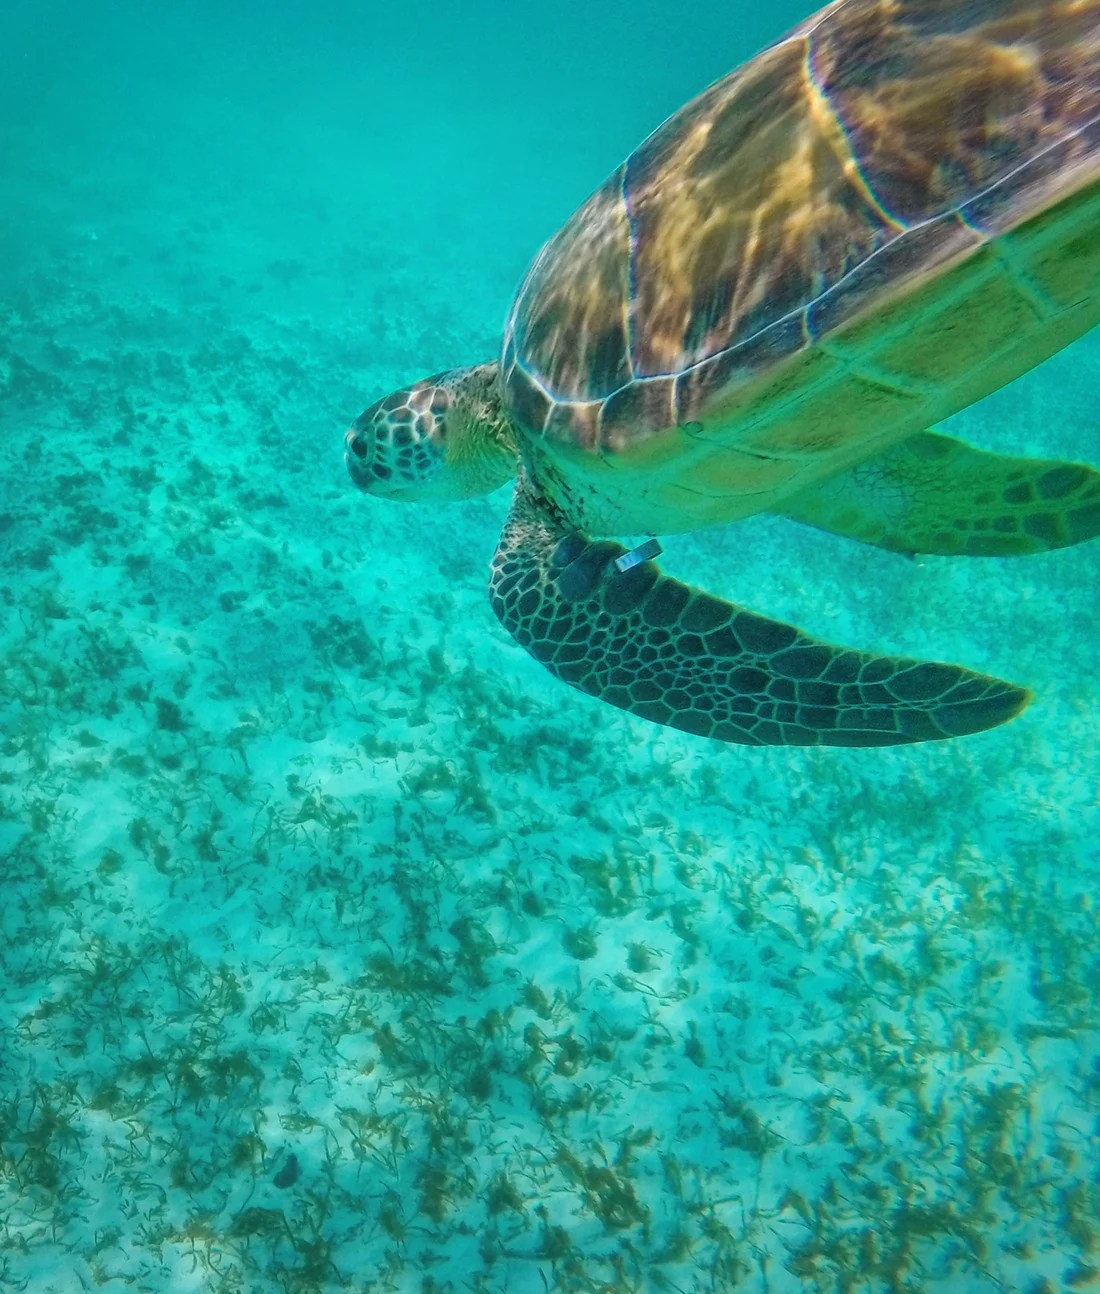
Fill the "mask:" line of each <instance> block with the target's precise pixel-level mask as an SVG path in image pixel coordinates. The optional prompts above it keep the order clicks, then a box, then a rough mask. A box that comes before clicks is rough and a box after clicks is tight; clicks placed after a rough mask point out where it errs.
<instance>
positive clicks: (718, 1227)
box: [0, 0, 1100, 1294]
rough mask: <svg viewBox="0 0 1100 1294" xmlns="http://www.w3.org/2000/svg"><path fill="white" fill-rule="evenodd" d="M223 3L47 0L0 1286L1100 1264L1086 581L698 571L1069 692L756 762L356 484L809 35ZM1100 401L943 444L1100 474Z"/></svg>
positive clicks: (10, 524) (1098, 973) (728, 588)
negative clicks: (429, 400)
mask: <svg viewBox="0 0 1100 1294" xmlns="http://www.w3.org/2000/svg"><path fill="white" fill-rule="evenodd" d="M227 8H229V7H227V6H223V5H220V4H215V3H213V2H212V0H209V2H207V3H186V2H185V0H179V2H178V3H174V4H170V5H158V6H152V5H147V4H144V3H142V4H139V3H137V2H136V0H132V2H127V0H119V2H117V3H113V4H112V5H111V6H109V12H104V7H97V6H86V5H77V4H75V3H71V2H68V3H63V2H61V0H38V2H37V3H35V4H30V3H27V2H25V0H24V2H23V3H19V0H16V3H15V4H14V5H13V4H11V3H9V4H7V5H6V6H4V8H3V10H2V12H0V562H2V566H0V855H2V858H3V862H2V865H0V932H2V942H0V1289H4V1290H7V1289H11V1290H27V1291H32V1294H47V1292H49V1294H54V1292H57V1294H70V1291H75V1290H86V1289H102V1290H106V1291H120V1292H121V1291H123V1290H144V1291H173V1292H174V1291H185V1290H186V1291H190V1290H195V1291H249V1292H250V1294H266V1292H267V1291H294V1292H295V1294H297V1292H298V1291H310V1290H324V1291H329V1290H342V1289H349V1290H356V1291H368V1290H369V1291H381V1290H392V1291H409V1292H412V1291H417V1292H421V1291H423V1292H425V1294H427V1292H428V1291H444V1290H446V1291H456V1292H457V1291H467V1290H477V1291H493V1292H494V1294H495V1292H496V1291H512V1292H515V1294H526V1292H527V1291H543V1290H562V1291H566V1290H569V1291H573V1290H576V1291H597V1290H599V1291H619V1290H623V1291H626V1290H639V1291H640V1290H654V1291H656V1290H676V1291H704V1290H713V1291H728V1290H745V1291H754V1292H755V1291H765V1290H766V1291H769V1292H770V1294H785V1292H786V1291H797V1290H804V1289H805V1290H820V1291H833V1290H883V1291H887V1290H907V1291H908V1290H913V1291H915V1290H929V1291H932V1290H935V1291H948V1292H954V1291H985V1290H990V1291H993V1290H997V1291H1016V1290H1018V1291H1028V1292H1029V1294H1032V1292H1036V1291H1040V1290H1061V1289H1065V1288H1078V1287H1082V1288H1083V1287H1088V1286H1089V1285H1090V1284H1091V1283H1093V1282H1095V1281H1096V1280H1097V1279H1098V1278H1100V1272H1098V1271H1097V1268H1100V1220H1098V1216H1097V1214H1098V1209H1097V1205H1098V1200H1097V1191H1098V1187H1097V1180H1098V1176H1097V1173H1098V1168H1100V1163H1098V1156H1097V1123H1096V1119H1097V1103H1098V1099H1100V1069H1098V1068H1097V1041H1098V1032H1097V1031H1098V1024H1100V1015H1098V1006H1097V991H1098V988H1100V955H1098V953H1097V944H1096V910H1097V909H1096V899H1095V895H1096V888H1097V880H1098V876H1100V859H1098V846H1097V840H1098V839H1100V808H1098V803H1097V791H1096V788H1097V785H1098V773H1100V756H1098V748H1100V743H1098V735H1100V734H1098V719H1097V714H1098V707H1097V682H1096V668H1095V629H1094V622H1095V616H1096V593H1095V590H1096V585H1097V573H1098V563H1100V550H1098V549H1097V547H1096V545H1095V544H1093V545H1092V546H1091V547H1090V546H1083V547H1080V548H1077V549H1073V550H1068V551H1064V552H1059V553H1054V554H1051V555H1049V556H1044V557H1033V558H1025V559H1018V560H1016V561H998V560H989V561H980V562H965V561H961V560H960V561H949V560H946V559H936V558H927V559H923V560H921V561H919V562H905V561H903V560H902V559H900V558H897V557H894V556H891V555H890V554H888V553H885V552H881V551H877V550H872V549H866V548H861V547H859V546H858V545H855V544H852V543H848V542H845V541H843V540H841V539H834V538H831V537H829V536H826V535H824V534H821V533H817V532H810V531H808V530H805V529H801V528H798V527H795V526H793V525H790V524H787V523H784V522H782V521H780V520H779V519H776V518H767V517H766V518H756V519H753V520H751V521H749V522H746V523H744V524H742V525H740V526H738V527H736V528H735V529H730V530H728V531H722V532H714V533H707V534H700V535H695V536H688V537H684V538H681V539H678V540H675V541H669V542H668V543H667V544H666V557H665V559H664V560H665V563H666V565H667V566H668V567H669V568H670V569H675V570H676V571H677V572H678V573H679V574H682V575H684V576H685V577H686V578H690V579H692V580H693V581H695V582H698V583H702V584H705V585H706V586H707V587H710V588H713V589H715V590H717V591H720V592H722V593H724V594H726V595H727V596H730V597H733V598H736V599H738V600H739V601H742V602H745V603H748V604H749V605H751V606H752V607H754V608H755V609H758V610H760V611H762V612H764V613H766V614H769V615H773V616H776V617H780V618H785V619H791V620H794V621H795V622H796V623H799V624H802V625H805V626H806V627H807V628H809V629H811V630H812V631H813V632H815V633H816V634H818V635H820V636H822V637H825V638H828V639H831V640H836V641H844V642H851V643H853V644H866V645H874V646H876V647H878V648H881V649H883V650H890V651H899V652H901V651H904V652H906V653H912V654H916V655H923V656H929V657H932V658H936V659H946V660H958V661H964V662H966V663H968V664H970V665H973V666H975V667H977V668H981V669H985V670H988V671H990V672H993V673H997V674H999V675H1002V676H1004V677H1008V678H1012V679H1015V680H1019V681H1020V682H1023V683H1026V684H1028V685H1029V686H1031V687H1032V688H1034V690H1035V692H1036V700H1035V702H1034V703H1033V705H1032V706H1031V708H1030V709H1029V710H1028V711H1027V712H1026V714H1025V715H1024V716H1023V717H1022V718H1021V719H1019V720H1017V721H1016V722H1014V723H1012V724H1010V725H1008V726H1006V727H1004V728H1001V729H998V730H996V731H994V732H990V733H987V734H983V735H981V736H978V737H974V738H971V739H967V740H962V741H958V742H955V743H950V744H946V745H934V746H924V747H915V748H911V749H904V750H893V751H891V750H886V751H877V750H871V751H825V752H821V751H804V750H751V749H743V748H726V747H718V746H714V745H709V744H707V743H705V742H702V741H699V740H696V739H693V738H690V737H687V736H684V735H682V734H678V733H675V732H668V731H661V730H658V729H656V728H653V727H650V726H648V725H646V724H644V723H642V722H640V721H635V720H633V719H630V718H628V717H626V716H624V715H622V714H620V713H618V712H615V711H612V710H610V709H609V708H607V707H603V706H600V705H597V704H596V703H594V702H592V701H589V700H588V699H586V698H584V697H582V696H579V695H575V694H573V693H571V692H569V691H568V690H567V689H565V688H562V687H560V686H559V685H557V684H555V683H554V682H553V681H552V680H551V679H549V678H548V677H547V676H546V675H545V674H543V673H542V671H541V670H540V669H539V667H538V666H537V665H536V664H535V663H534V662H532V661H531V660H529V659H528V658H527V657H526V656H525V655H524V654H523V653H522V652H521V651H520V649H519V648H518V647H516V646H515V645H514V644H513V643H512V642H511V641H510V640H508V639H507V638H506V636H505V635H504V634H503V632H502V631H501V630H500V629H499V627H498V626H497V624H496V622H495V620H494V619H493V617H492V615H491V612H490V610H489V608H488V604H487V601H486V599H485V595H484V585H485V580H486V569H487V562H488V559H489V557H490V556H491V553H492V551H493V547H494V543H495V539H496V535H497V533H498V531H499V527H500V523H501V521H502V519H503V516H504V514H505V511H506V508H507V494H506V492H502V493H500V494H497V495H495V496H493V497H491V498H489V499H484V500H476V501H473V502H471V503H468V504H461V505H453V506H450V507H446V508H439V507H433V508H428V509H423V510H422V509H417V508H412V507H401V506H399V505H396V504H387V503H385V502H383V501H380V500H374V499H368V498H365V497H363V496H361V495H359V494H357V493H356V492H355V491H354V490H353V489H352V488H351V486H350V484H349V482H348V480H347V477H346V473H345V471H344V467H343V464H342V461H341V452H342V434H343V430H344V428H345V427H346V425H347V423H348V422H349V420H350V419H352V418H354V417H355V416H356V414H358V412H359V411H360V410H361V409H362V408H363V407H364V406H365V405H366V404H368V403H370V402H371V401H372V400H374V399H375V398H377V397H378V396H379V395H381V394H384V393H385V392H386V391H388V390H390V389H391V388H393V387H394V386H396V385H399V384H402V383H404V382H407V381H408V380H410V379H412V378H415V377H418V376H421V375H422V374H425V373H429V372H433V371H436V370H439V369H442V368H445V367H448V366H450V365H453V364H460V363H468V362H473V361H477V360H481V359H486V358H490V357H491V356H493V355H494V354H495V352H496V348H497V345H498V340H499V332H500V328H501V323H502V320H503V317H504V314H505V311H506V309H507V307H508V303H509V300H510V297H511V294H512V291H513V290H514V287H515V285H516V282H517V281H518V279H519V276H520V275H521V273H522V272H523V270H524V268H525V266H526V264H527V262H528V260H529V258H530V256H531V255H532V253H533V252H534V250H535V249H536V248H537V247H538V245H539V244H540V243H541V241H542V240H543V239H544V238H546V237H547V236H548V235H549V234H550V233H552V232H553V230H554V229H555V228H556V227H557V225H558V224H559V223H560V221H561V220H562V219H563V218H564V217H565V216H567V215H568V213H569V212H570V211H571V210H572V209H573V208H574V207H575V206H576V205H577V204H578V203H579V202H580V201H581V200H582V199H583V198H584V197H585V196H586V195H587V193H588V192H589V191H590V190H591V189H592V188H593V187H595V185H596V184H598V183H599V182H600V180H601V179H602V178H603V177H604V175H605V174H606V173H608V172H609V171H610V170H611V169H612V168H613V167H614V166H615V165H616V164H617V163H618V161H619V160H620V158H621V157H622V156H623V155H624V154H625V153H626V152H628V151H629V149H630V148H631V147H632V146H633V145H634V144H635V143H636V142H637V141H638V140H639V139H640V138H641V137H642V136H643V135H644V134H645V133H647V132H648V130H650V129H651V128H652V127H653V126H655V125H656V124H657V123H658V122H659V121H660V120H661V119H662V118H663V117H664V116H665V115H667V113H669V112H670V111H672V110H674V109H675V108H676V107H677V106H678V105H679V104H680V103H682V102H684V101H685V100H686V99H688V98H689V97H690V96H691V95H692V94H693V93H695V92H696V91H697V90H698V89H700V88H701V87H702V86H703V85H705V84H706V83H708V82H709V81H711V80H713V79H714V78H715V77H717V76H719V75H721V74H722V73H723V72H725V71H726V70H727V69H728V68H729V67H731V66H733V65H734V64H735V63H737V62H738V61H740V60H741V59H742V58H743V57H745V56H747V55H748V54H750V53H751V52H752V51H753V50H754V49H755V48H757V47H758V46H759V45H760V44H762V43H764V42H765V41H767V40H768V39H770V38H772V37H774V36H776V35H778V34H779V33H780V32H781V31H782V30H783V29H784V28H785V27H787V26H789V25H790V24H791V23H792V22H793V21H795V20H797V19H798V18H800V17H801V16H802V15H803V13H804V12H805V11H806V9H805V8H804V7H800V6H798V5H794V4H777V5H772V6H768V7H767V8H766V10H764V11H761V10H758V8H757V7H756V6H752V7H750V6H749V5H747V4H743V5H740V6H733V7H731V6H729V5H718V4H704V5H702V6H695V7H693V8H692V9H691V10H690V11H688V10H685V8H684V7H683V6H682V5H675V4H671V3H668V0H645V2H644V3H635V4H632V5H629V6H628V5H626V4H621V3H615V4H609V3H603V4H600V5H597V6H592V5H590V4H588V3H582V2H581V0H565V2H563V3H559V4H557V5H555V6H553V7H551V8H543V7H533V6H532V7H523V6H515V5H513V4H505V3H503V2H502V0H483V2H482V3H481V4H479V5H476V6H475V5H463V6H445V5H438V6H432V5H427V4H418V3H413V4H410V5H404V6H385V7H384V8H383V7H381V6H362V5H354V4H351V3H346V4H340V3H336V2H335V0H321V2H320V3H318V4H316V5H313V6H293V5H289V4H284V5H281V6H280V5H278V4H275V5H269V6H259V5H255V4H249V5H242V6H236V7H232V12H227ZM1098 377H1100V348H1098V345H1097V342H1096V340H1095V339H1094V338H1086V339H1084V340H1083V341H1081V342H1080V343H1078V344H1076V345H1075V346H1073V347H1071V348H1070V349H1069V350H1067V351H1066V352H1064V353H1063V354H1062V355H1060V356H1058V357H1057V358H1056V359H1055V360H1053V361H1052V362H1050V363H1049V364H1048V365H1046V366H1044V367H1043V368H1042V369H1040V370H1039V371H1037V372H1035V373H1034V374H1032V375H1030V376H1029V377H1027V378H1026V379H1024V380H1022V381H1021V382H1019V383H1017V384H1015V385H1014V386H1013V387H1012V388H1010V389H1009V390H1006V391H1003V392H1001V393H999V394H998V395H997V396H996V397H994V398H992V399H990V400H989V401H987V402H985V403H984V404H983V405H981V406H979V407H976V408H974V409H971V410H969V411H967V412H966V413H965V414H963V415H961V416H960V417H959V418H958V419H956V420H955V425H954V426H953V427H952V428H951V430H953V431H954V432H955V433H956V434H959V435H964V436H966V437H967V438H969V439H971V440H973V441H974V442H976V443H979V444H982V445H985V446H988V447H991V448H1003V449H1006V450H1013V451H1016V452H1030V453H1041V454H1044V455H1049V456H1061V457H1067V458H1080V459H1086V460H1092V461H1094V462H1095V461H1097V460H1098V459H1100V433H1098V431H1097V400H1096V387H1097V379H1098Z"/></svg>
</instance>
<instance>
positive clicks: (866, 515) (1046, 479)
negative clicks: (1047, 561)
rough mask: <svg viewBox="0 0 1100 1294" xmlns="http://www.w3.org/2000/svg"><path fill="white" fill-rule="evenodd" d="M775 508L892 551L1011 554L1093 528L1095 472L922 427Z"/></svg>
mask: <svg viewBox="0 0 1100 1294" xmlns="http://www.w3.org/2000/svg"><path fill="white" fill-rule="evenodd" d="M777 511H779V512H781V514H782V515H783V516H787V517H791V518H792V519H793V520H794V521H802V522H805V523H806V524H807V525H811V526H817V527H818V528H819V529H821V530H829V531H832V532H833V533H834V534H837V535H847V536H849V537H850V538H852V539H859V540H862V542H863V543H865V544H875V545H876V546H877V547H879V548H891V549H893V550H894V551H895V552H901V553H938V554H941V555H943V556H945V557H955V556H966V557H1010V556H1015V555H1017V554H1019V553H1042V552H1046V551H1047V550H1048V549H1050V548H1067V547H1069V545H1071V544H1080V543H1083V542H1084V541H1085V540H1086V539H1093V538H1095V537H1096V535H1098V534H1100V472H1097V471H1095V470H1094V469H1093V468H1091V467H1088V466H1086V465H1085V464H1084V463H1061V462H1058V461H1057V460H1056V459H1044V458H1012V457H1010V456H1008V455H1006V454H990V453H987V452H986V451H985V450H982V449H974V448H972V447H971V446H970V445H967V444H965V443H964V442H963V441H961V440H954V439H952V437H950V436H941V435H940V434H939V433H938V432H934V431H925V432H922V433H921V434H920V435H918V436H912V437H910V439H908V440H905V441H902V443H901V444H899V445H895V446H894V447H893V448H892V449H888V450H887V451H886V452H885V453H884V454H880V455H878V457H876V458H872V459H869V460H868V461H867V462H864V463H860V464H859V466H858V467H854V468H852V470H851V471H849V472H844V473H842V474H841V475H840V476H834V477H830V478H829V479H828V480H825V481H820V482H819V483H818V484H816V485H813V486H811V487H810V488H809V489H808V490H804V491H802V493H801V494H796V495H795V496H794V497H793V498H791V499H788V500H787V501H786V503H785V504H784V506H783V507H782V509H777Z"/></svg>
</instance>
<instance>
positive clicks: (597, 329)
mask: <svg viewBox="0 0 1100 1294" xmlns="http://www.w3.org/2000/svg"><path fill="white" fill-rule="evenodd" d="M1098 174H1100V0H1061V2H1056V0H1046V2H1039V0H838V3H836V4H833V5H830V6H828V7H827V8H825V9H823V10H821V11H820V12H819V13H818V14H817V15H815V16H814V17H813V18H811V19H809V20H808V21H807V22H805V23H804V24H802V26H800V27H799V28H797V29H796V30H795V31H794V32H792V33H791V34H790V35H788V36H787V37H786V38H784V39H783V40H780V41H779V42H778V43H777V44H775V45H773V46H771V47H770V48H769V49H767V50H765V51H764V52H763V53H761V54H759V55H757V56H756V57H755V58H754V59H753V60H752V61H751V62H749V63H747V64H745V65H744V66H743V67H741V68H739V69H737V70H736V71H734V72H732V73H731V74H730V75H728V76H726V77H725V78H723V79H722V80H720V81H718V82H716V83H715V84H714V85H712V86H710V88H709V89H707V90H705V91H704V92H703V93H702V94H700V95H699V96H698V97H697V98H696V99H694V100H693V101H692V102H691V103H689V104H687V105H686V106H685V107H684V108H682V109H681V110H680V111H679V112H678V113H676V114H675V115H674V116H673V117H671V118H669V120H668V121H666V122H665V123H664V125H662V126H661V127H659V129H658V130H656V131H655V132H654V133H653V134H652V135H650V136H649V138H648V139H646V140H645V141H644V142H643V143H642V144H641V146H640V147H639V148H638V149H637V150H636V151H635V152H634V153H632V154H631V156H630V157H628V158H627V160H626V161H625V162H624V163H623V164H622V166H620V167H619V169H618V170H617V171H616V172H615V173H614V174H613V175H612V176H611V177H610V178H609V179H608V180H607V182H606V183H605V184H604V185H603V186H602V187H601V188H599V189H598V190H597V191H596V192H595V193H594V194H593V195H592V196H591V197H590V198H589V199H588V201H587V202H586V203H585V204H584V205H583V206H582V207H581V208H580V209H579V210H578V211H577V212H576V213H575V214H574V215H573V216H572V217H571V218H570V219H569V220H568V221H567V222H566V224H565V225H564V226H563V228H562V229H561V230H560V231H559V232H558V233H557V234H556V235H555V236H554V237H553V238H552V239H551V240H550V241H549V242H548V243H547V244H546V245H545V247H543V249H542V251H541V252H540V253H539V255H538V256H537V258H536V259H535V261H534V263H533V264H532V266H531V268H530V270H529V271H528V273H527V275H526V277H525V279H524V281H523V283H522V284H521V286H520V289H519V292H518V294H517V296H516V299H515V302H514V304H513V307H512V311H511V314H510V317H509V321H508V325H507V328H506V332H505V338H504V349H503V356H502V371H503V377H504V384H505V392H506V399H507V401H508V403H509V406H510V409H511V411H512V413H513V416H514V417H515V418H516V420H517V421H518V422H519V424H520V425H521V426H522V427H523V428H524V430H525V431H526V432H528V433H529V434H530V435H531V436H533V437H538V438H542V440H543V441H544V443H547V445H548V446H549V445H553V444H556V445H557V446H558V447H559V448H561V449H562V450H565V449H569V450H571V451H573V452H576V451H582V452H586V451H587V452H591V451H598V452H599V453H600V454H601V455H602V456H604V457H606V456H608V455H614V454H616V453H622V452H623V451H625V450H629V449H630V448H632V447H637V446H639V445H640V443H641V442H644V441H646V440H652V439H653V438H654V437H658V436H660V435H661V434H662V433H664V432H667V431H668V429H670V428H675V427H679V428H681V429H682V428H684V427H685V426H686V427H689V428H695V429H699V430H701V429H702V428H703V427H704V424H705V425H706V426H707V429H708V430H709V429H710V426H711V423H712V421H713V417H714V411H715V410H716V409H723V410H725V413H724V414H723V417H724V418H725V420H726V422H725V429H726V430H727V431H728V428H729V426H730V425H732V424H731V419H732V423H735V422H736V418H735V416H734V415H733V414H731V413H730V410H731V408H733V405H731V400H730V392H731V391H735V390H737V389H749V390H752V389H756V390H759V389H760V382H761V380H763V379H766V378H767V377H768V375H769V373H771V372H772V370H774V369H776V367H777V366H782V365H783V363H784V361H786V360H788V359H790V358H791V357H792V356H795V355H797V354H799V353H800V352H801V353H805V352H812V351H814V350H815V349H817V350H820V351H824V350H826V349H827V348H828V343H829V342H830V341H831V340H833V339H834V338H835V337H836V336H837V335H838V334H839V333H841V332H842V331H844V330H848V329H850V328H851V325H852V324H853V322H854V321H856V320H859V319H866V318H867V316H868V315H871V316H872V317H876V316H878V315H880V314H881V313H882V312H884V311H885V310H886V309H887V307H888V306H889V304H890V303H891V302H892V301H894V300H895V299H896V298H897V297H898V296H899V294H902V295H905V294H908V293H909V292H910V291H911V290H914V289H917V288H920V287H921V286H922V285H927V284H928V283H929V282H930V281H933V280H936V279H937V278H939V277H940V276H942V275H945V274H946V273H947V272H948V271H949V270H951V269H953V268H955V267H957V266H959V264H960V263H962V262H965V261H967V260H968V259H969V258H972V257H974V256H976V255H977V254H978V253H979V252H980V251H982V249H985V250H986V251H988V250H989V248H990V247H991V245H993V244H994V243H995V241H996V240H1000V239H1001V238H1002V235H1005V234H1007V233H1009V232H1010V231H1013V230H1015V229H1017V228H1018V227H1019V226H1021V225H1023V224H1025V223H1026V222H1028V221H1033V220H1034V218H1035V217H1036V216H1037V214H1038V213H1040V212H1043V211H1045V210H1047V209H1048V208H1051V207H1053V206H1054V205H1055V204H1057V203H1059V202H1061V201H1063V200H1064V199H1066V198H1067V197H1068V196H1069V195H1072V194H1074V193H1076V192H1078V191H1079V190H1082V189H1084V188H1085V187H1086V186H1089V185H1095V183H1096V181H1097V177H1098ZM1090 264H1091V265H1092V267H1093V270H1095V268H1096V261H1095V260H1093V261H1092V262H1090ZM1025 271H1026V267H1025ZM1090 272H1092V271H1090ZM1025 277H1026V273H1025ZM1021 290H1024V291H1027V290H1030V289H1026V288H1025V289H1021ZM1006 326H1007V325H1006ZM866 331H867V330H866V328H864V329H863V333H864V334H866ZM1062 344H1064V342H1063V343H1062ZM1043 357H1044V355H1036V356H1035V358H1034V359H1033V360H1032V361H1031V362H1038V359H1040V358H1043ZM1027 366H1028V365H1027V364H1024V365H1022V367H1019V371H1022V370H1023V368H1024V367H1027ZM1012 375H1014V373H1012V374H1010V376H1012ZM921 380H923V381H926V382H934V381H935V374H934V373H933V374H930V375H927V376H926V377H924V378H922V379H921ZM1000 380H1007V378H1006V377H1003V376H1002V377H1001V378H1000ZM899 381H900V379H899ZM990 389H992V388H990ZM975 398H976V397H975ZM735 403H736V402H734V404H735ZM956 407H960V406H956ZM938 416H943V415H942V413H941V414H939V415H938ZM718 430H722V428H718Z"/></svg>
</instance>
